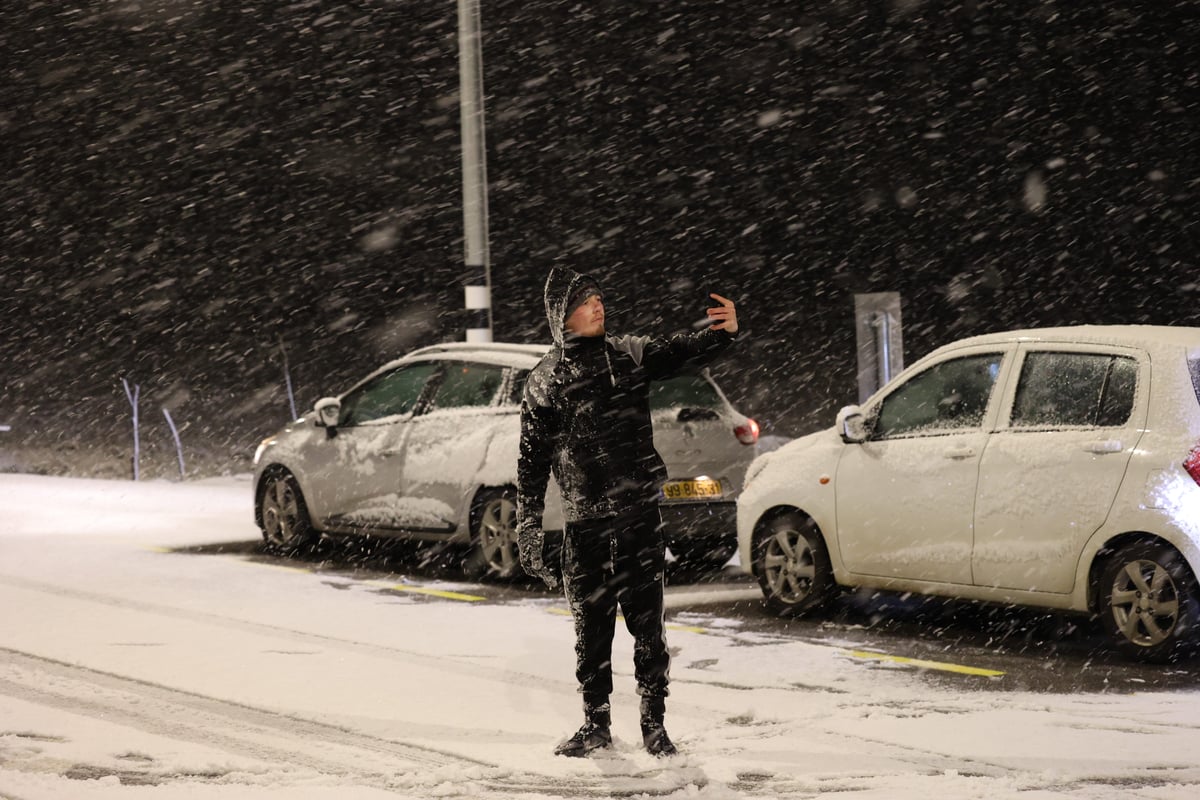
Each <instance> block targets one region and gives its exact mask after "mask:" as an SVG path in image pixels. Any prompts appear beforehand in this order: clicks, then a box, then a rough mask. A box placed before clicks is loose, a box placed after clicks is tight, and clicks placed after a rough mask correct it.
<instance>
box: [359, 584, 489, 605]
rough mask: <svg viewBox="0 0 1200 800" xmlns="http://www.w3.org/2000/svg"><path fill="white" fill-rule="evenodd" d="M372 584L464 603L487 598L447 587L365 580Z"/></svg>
mask: <svg viewBox="0 0 1200 800" xmlns="http://www.w3.org/2000/svg"><path fill="white" fill-rule="evenodd" d="M363 583H366V584H368V585H370V586H379V587H381V588H384V589H390V590H391V591H393V592H411V593H412V594H427V595H430V596H431V597H441V598H442V599H444V600H461V601H463V602H464V603H478V602H479V601H480V600H487V598H486V597H480V596H478V595H474V594H463V593H462V592H451V591H447V590H445V589H428V588H426V587H424V586H406V585H405V584H403V583H388V582H386V581H363Z"/></svg>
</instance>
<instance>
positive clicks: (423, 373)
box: [338, 363, 437, 426]
mask: <svg viewBox="0 0 1200 800" xmlns="http://www.w3.org/2000/svg"><path fill="white" fill-rule="evenodd" d="M436 368H437V367H436V365H434V364H432V363H429V364H411V365H408V366H403V367H398V368H397V369H394V370H392V371H391V372H386V373H384V374H383V375H380V376H379V377H377V378H375V379H374V380H372V381H370V382H369V383H366V384H364V385H362V386H360V387H358V388H357V389H355V390H354V391H352V392H350V393H349V394H347V395H346V396H345V397H343V398H342V411H341V414H340V416H339V418H338V425H339V426H354V425H362V424H363V423H366V422H371V421H373V420H377V419H383V418H384V417H392V416H397V415H400V414H407V413H409V412H410V411H412V410H413V409H414V408H415V407H416V405H417V401H418V400H419V399H420V398H421V391H422V390H423V389H424V388H425V384H426V383H427V382H428V381H429V378H430V376H432V375H433V373H434V370H435V369H436Z"/></svg>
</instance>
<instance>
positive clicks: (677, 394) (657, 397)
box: [650, 375, 724, 411]
mask: <svg viewBox="0 0 1200 800" xmlns="http://www.w3.org/2000/svg"><path fill="white" fill-rule="evenodd" d="M723 407H724V403H722V402H721V396H720V395H718V394H717V390H716V389H714V388H713V385H712V384H711V383H709V382H708V381H706V380H705V379H704V378H702V377H700V376H699V375H682V376H679V377H675V378H670V379H668V380H665V381H655V382H654V383H653V384H651V386H650V409H651V410H652V411H663V410H665V409H674V408H711V409H714V410H720V409H721V408H723Z"/></svg>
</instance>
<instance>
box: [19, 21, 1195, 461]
mask: <svg viewBox="0 0 1200 800" xmlns="http://www.w3.org/2000/svg"><path fill="white" fill-rule="evenodd" d="M2 8H3V10H0V52H2V53H3V54H4V57H3V63H2V64H0V159H2V160H0V190H2V191H0V223H2V226H3V227H2V228H0V235H2V237H3V239H2V242H0V281H2V283H0V287H2V291H3V301H2V305H0V386H2V393H3V397H2V400H0V423H8V424H11V425H12V426H13V428H14V430H13V431H12V432H11V433H8V434H3V433H0V437H4V439H2V440H0V445H6V446H11V447H25V448H33V449H36V448H39V447H43V448H45V447H49V448H51V449H53V450H54V451H55V452H57V453H59V454H65V455H62V456H61V458H60V464H59V465H58V466H57V467H50V468H57V469H63V470H70V469H72V467H73V466H78V465H82V464H84V463H85V462H86V461H88V460H89V459H88V458H85V456H87V455H92V456H94V455H96V454H100V455H102V456H103V457H104V458H108V459H109V460H110V461H112V462H113V463H117V464H119V465H120V466H119V467H116V468H114V469H117V470H118V471H119V470H120V469H125V470H127V467H128V465H127V459H128V454H129V449H130V448H129V445H128V444H127V440H128V438H129V406H128V403H127V401H126V399H125V396H124V392H123V389H122V388H121V384H120V379H121V377H123V376H125V377H128V378H129V379H130V380H131V381H132V382H136V383H137V384H139V385H140V386H141V390H142V396H141V403H142V416H143V419H144V428H143V440H144V442H145V446H146V447H147V450H148V457H149V458H150V459H151V460H152V461H153V459H155V458H160V457H161V459H162V460H163V463H166V464H170V463H172V461H171V459H173V455H172V452H173V451H171V445H170V440H169V433H168V432H167V428H166V425H165V422H164V420H163V417H162V414H161V408H162V407H164V406H165V407H168V408H169V409H170V410H171V413H172V415H173V417H174V418H175V419H176V421H178V422H180V423H181V425H182V427H183V439H184V444H185V448H187V450H188V452H189V453H190V455H189V457H190V458H193V459H195V460H196V461H197V462H199V463H210V464H223V463H233V464H234V465H235V467H239V466H244V465H245V464H246V463H247V462H246V459H248V457H249V455H250V453H251V452H252V451H253V447H254V445H255V444H256V443H257V441H258V440H259V439H260V438H261V437H262V436H263V435H265V434H266V433H268V432H269V431H270V430H271V429H272V428H274V427H276V426H277V425H278V424H279V423H281V422H283V421H284V420H285V419H286V418H287V416H288V406H287V399H286V392H285V389H284V382H283V372H282V360H281V357H280V349H279V346H280V341H282V342H283V343H284V344H285V346H286V348H287V353H288V356H289V358H290V364H291V369H292V375H293V379H294V381H295V384H296V394H297V398H298V402H299V404H300V405H301V407H306V406H309V405H311V403H312V401H313V400H314V399H316V398H317V397H319V396H321V395H324V394H332V393H336V392H338V391H341V390H343V389H345V388H346V387H347V386H348V384H349V383H351V382H352V381H354V380H355V379H357V378H358V377H361V376H362V375H363V374H365V373H366V372H368V371H369V370H371V369H373V368H375V367H376V366H378V365H379V364H380V363H382V362H383V361H385V360H387V359H390V358H393V357H396V356H399V355H401V354H403V353H404V352H405V351H407V350H408V349H411V348H412V347H415V346H418V345H423V344H429V343H434V342H438V341H444V340H452V339H461V338H462V328H463V323H464V318H463V314H462V312H461V311H460V309H461V306H462V288H461V284H462V279H463V275H464V271H463V268H462V267H461V260H462V257H461V252H462V216H461V188H460V181H461V177H460V172H459V128H458V74H457V69H458V62H457V29H456V6H455V3H454V2H450V1H449V0H441V1H439V2H434V0H404V1H403V2H401V1H398V0H387V1H385V0H358V2H339V3H326V2H296V3H291V4H285V3H273V2H270V3H269V2H246V1H245V0H241V2H199V0H196V1H195V2H192V1H191V0H127V1H126V2H94V3H81V2H76V1H74V0H66V1H64V0H52V1H51V2H19V1H18V2H5V3H4V4H3V7H2ZM1195 8H1196V4H1195V3H1194V2H1185V1H1184V0H1156V1H1155V2H1106V1H1105V0H1091V1H1090V2H1075V0H1071V1H1070V2H1068V1H1067V0H1062V2H1050V1H1046V0H1014V1H1011V2H999V1H998V0H997V2H984V0H960V1H958V2H942V1H941V0H821V1H820V2H807V1H798V0H786V1H785V0H729V1H728V2H712V1H711V0H710V1H709V2H700V1H699V0H672V2H631V0H621V2H593V3H583V2H580V3H575V2H557V1H555V0H497V1H496V2H492V1H491V0H484V2H483V4H482V15H483V25H484V32H485V38H484V64H485V67H484V69H485V87H486V92H487V101H486V102H487V126H488V129H487V136H488V159H489V161H488V169H489V182H490V210H491V246H492V276H493V284H494V303H495V336H496V338H497V339H498V340H515V341H545V340H547V339H548V331H547V328H546V324H545V319H544V314H543V311H542V301H541V283H542V280H543V278H544V275H545V273H546V270H547V269H548V267H549V266H550V265H551V264H553V263H569V264H571V265H573V266H575V267H577V268H579V269H582V270H585V271H589V272H592V273H594V274H595V275H596V276H597V277H598V278H600V280H602V281H603V282H604V284H605V285H606V287H607V289H608V293H607V301H608V306H609V312H610V313H609V328H610V330H613V331H615V332H645V333H670V332H673V331H676V330H680V329H687V328H688V327H690V326H691V324H692V323H693V322H694V321H696V320H699V319H700V318H701V317H702V316H703V308H704V307H705V305H706V295H707V293H708V292H709V291H718V292H720V293H722V294H725V295H727V296H729V297H732V298H735V299H736V300H737V301H738V304H739V310H740V314H741V317H742V324H743V327H744V328H745V329H746V331H747V333H748V334H749V335H748V337H747V339H746V340H745V341H744V342H742V343H741V344H740V345H739V347H738V348H737V349H736V350H735V351H733V352H732V354H730V355H729V356H727V357H725V359H724V361H723V362H722V364H721V365H720V367H719V369H718V370H717V372H718V377H719V378H720V379H721V381H722V384H723V385H724V386H725V387H726V389H727V391H728V393H729V394H730V395H731V398H732V399H733V400H734V402H735V404H736V405H738V406H739V407H740V408H741V410H743V411H745V412H746V413H749V414H751V415H752V416H754V417H756V418H757V419H758V420H759V421H760V423H762V424H763V426H764V428H765V429H766V431H767V432H775V433H780V434H784V435H797V434H801V433H805V432H808V431H810V430H813V429H815V428H816V427H818V426H822V425H827V424H829V423H830V422H832V416H833V413H834V410H835V409H836V408H837V407H838V406H839V405H841V404H843V403H846V402H852V401H854V400H855V399H856V384H855V377H854V376H855V360H854V359H855V356H854V328H853V295H854V293H856V292H872V291H898V292H901V293H902V296H903V302H904V308H903V314H904V343H905V356H906V360H908V361H910V362H911V361H912V360H915V358H917V357H919V356H920V355H923V354H924V353H926V352H928V351H929V350H930V349H932V348H934V347H936V346H938V345H941V344H944V343H946V342H948V341H950V340H952V339H955V338H958V337H961V336H964V335H967V334H974V333H982V332H987V331H993V330H1001V329H1006V328H1013V327H1031V326H1038V325H1050V324H1073V323H1123V322H1129V323H1156V324H1171V325H1197V324H1200V321H1198V315H1197V310H1196V305H1197V300H1198V299H1200V274H1198V273H1197V269H1196V266H1197V264H1196V252H1197V223H1196V220H1197V210H1198V209H1197V202H1196V201H1197V195H1198V192H1200V185H1198V183H1197V182H1198V181H1200V169H1198V166H1200V99H1198V98H1200V75H1198V70H1200V44H1198V42H1200V28H1198V25H1197V18H1196V12H1195ZM122 458H124V459H126V462H125V463H124V464H122V463H121V459H122Z"/></svg>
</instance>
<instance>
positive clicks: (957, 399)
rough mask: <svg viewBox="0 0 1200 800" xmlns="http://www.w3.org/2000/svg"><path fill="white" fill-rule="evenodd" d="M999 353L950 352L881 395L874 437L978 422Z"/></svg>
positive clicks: (997, 368) (972, 425)
mask: <svg viewBox="0 0 1200 800" xmlns="http://www.w3.org/2000/svg"><path fill="white" fill-rule="evenodd" d="M1003 357H1004V355H1003V353H987V354H984V355H972V356H964V357H962V358H955V359H951V360H949V361H943V362H941V363H940V364H935V365H934V366H932V367H930V368H929V369H926V370H923V371H921V372H919V373H917V374H916V375H914V376H913V377H911V378H909V379H908V380H907V381H906V382H905V383H904V385H903V386H901V387H900V388H899V389H896V390H895V391H894V392H892V393H891V394H889V395H888V396H887V397H886V398H884V400H883V403H882V405H881V406H880V407H879V412H878V415H877V417H876V421H875V429H874V435H875V438H877V439H886V438H889V437H893V436H901V435H907V434H912V433H924V432H933V431H939V430H947V429H949V430H960V429H963V428H977V427H979V426H981V425H982V424H983V414H984V411H986V410H987V404H988V399H989V398H990V397H991V394H992V387H993V386H994V385H995V383H996V376H997V375H999V374H1000V362H1001V360H1002V359H1003Z"/></svg>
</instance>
